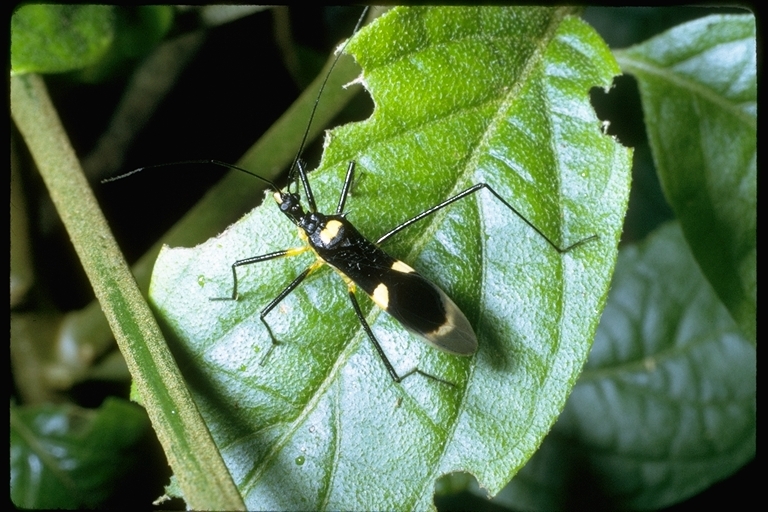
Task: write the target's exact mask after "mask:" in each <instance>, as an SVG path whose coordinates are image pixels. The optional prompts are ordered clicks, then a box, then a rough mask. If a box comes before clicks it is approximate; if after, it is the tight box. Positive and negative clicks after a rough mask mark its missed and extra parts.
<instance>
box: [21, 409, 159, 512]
mask: <svg viewBox="0 0 768 512" xmlns="http://www.w3.org/2000/svg"><path fill="white" fill-rule="evenodd" d="M149 427H150V425H149V420H148V419H147V415H146V413H145V412H144V410H143V409H141V408H139V407H136V406H135V405H133V404H129V403H128V402H125V401H121V400H117V399H109V400H107V401H106V402H104V404H103V405H102V407H101V408H100V409H99V410H98V411H95V410H88V409H81V408H79V407H75V406H72V405H53V404H48V405H42V406H31V407H11V500H13V503H14V505H16V506H17V507H19V508H24V509H47V508H81V507H87V508H93V507H99V506H103V505H104V502H105V500H106V499H107V498H109V497H110V496H111V492H112V491H113V487H114V486H115V485H117V484H118V483H119V482H120V481H121V479H122V478H125V475H126V474H127V473H129V472H130V471H132V470H135V466H136V465H138V464H139V458H140V457H139V456H138V455H139V453H140V452H138V451H136V447H137V445H138V444H139V441H141V440H142V438H144V437H145V436H147V435H148V434H149V432H150V428H149ZM115 459H118V460H120V461H121V463H120V464H114V463H113V461H114V460H115ZM142 459H143V458H142ZM143 460H145V459H143ZM144 471H146V469H145V470H144Z"/></svg>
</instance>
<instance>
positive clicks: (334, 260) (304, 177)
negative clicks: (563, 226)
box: [208, 12, 596, 384]
mask: <svg viewBox="0 0 768 512" xmlns="http://www.w3.org/2000/svg"><path fill="white" fill-rule="evenodd" d="M364 16H365V12H364V13H363V17H364ZM363 17H361V18H360V20H361V21H362V19H363ZM359 25H360V22H358V27H359ZM355 31H357V28H355ZM342 50H343V49H342ZM332 69H333V67H332V68H331V70H332ZM330 72H331V71H329V74H330ZM326 81H327V77H326ZM324 87H325V83H323V85H322V86H321V88H320V93H319V94H318V98H317V100H316V101H315V108H316V107H317V104H318V102H319V99H320V95H321V94H322V90H323V88H324ZM313 117H314V109H313V111H312V114H311V115H310V119H309V124H310V125H311V123H312V119H313ZM308 131H309V126H308V127H307V132H308ZM305 139H306V133H305ZM303 146H304V141H302V143H301V145H300V148H299V151H298V153H297V157H296V159H295V160H294V164H293V165H292V167H291V171H290V173H289V179H288V186H287V187H286V188H285V190H281V189H280V188H278V187H277V186H276V185H275V184H274V183H273V182H271V181H269V180H267V179H265V178H263V177H261V176H258V175H256V174H254V173H251V172H250V171H247V170H245V169H242V168H239V167H237V166H234V165H231V164H226V163H223V162H219V161H208V162H209V163H214V164H217V165H222V166H225V167H229V168H232V169H235V170H238V171H241V172H245V173H247V174H250V175H252V176H254V177H256V178H258V179H260V180H262V181H264V182H265V183H267V184H268V185H269V186H270V187H271V188H272V189H273V191H274V194H273V197H274V199H275V201H276V203H277V205H278V207H279V208H280V211H281V212H282V213H283V214H285V216H286V217H288V219H290V221H291V222H292V223H293V224H294V225H296V226H297V227H298V230H299V237H300V238H301V240H302V241H304V243H305V244H304V245H303V246H301V247H297V248H292V249H285V250H281V251H276V252H271V253H268V254H263V255H260V256H253V257H250V258H245V259H241V260H237V261H235V262H234V263H233V264H232V266H231V268H232V279H233V286H232V293H231V295H230V296H228V297H214V298H211V300H237V299H238V279H237V270H236V269H237V268H238V267H241V266H244V265H250V264H255V263H260V262H264V261H268V260H273V259H277V258H282V257H288V256H295V255H298V254H302V253H304V252H307V251H312V252H314V254H315V255H316V257H317V260H316V261H315V263H313V264H312V265H310V266H309V267H307V268H306V269H305V270H304V271H303V272H301V273H300V274H299V275H298V276H296V277H295V278H294V279H293V281H291V283H290V284H288V285H287V286H286V287H285V288H284V289H283V290H282V291H281V292H280V293H279V294H278V295H277V296H276V297H275V298H274V299H273V300H272V301H270V302H269V303H268V304H267V305H266V306H265V307H264V308H263V309H262V310H261V312H260V314H259V317H260V320H261V322H262V323H263V324H264V326H265V327H266V329H267V331H268V333H269V336H270V339H271V341H272V345H271V347H270V348H269V350H268V351H267V352H266V354H265V355H264V357H263V358H262V359H261V361H262V362H264V361H265V360H266V358H267V357H268V356H269V355H270V354H271V353H272V351H273V349H274V347H275V346H276V345H278V344H279V340H278V339H277V338H276V337H275V335H274V333H273V332H272V329H271V327H270V326H269V323H268V322H267V320H266V317H267V315H268V314H269V313H270V312H271V311H272V310H273V309H274V308H275V307H276V306H277V305H278V304H279V303H280V302H281V301H282V300H283V299H285V298H286V297H287V296H288V295H289V294H290V293H291V292H293V291H294V290H295V289H296V288H297V287H298V286H299V285H300V284H301V283H302V282H303V281H304V280H305V279H306V278H307V277H308V276H309V275H310V274H311V273H312V272H314V271H315V270H317V269H318V268H320V267H322V266H323V265H329V266H331V267H332V268H333V269H334V270H335V271H336V272H337V273H338V274H339V275H340V276H341V278H342V279H343V280H344V281H345V283H346V285H347V290H348V295H349V298H350V301H351V303H352V307H353V309H354V311H355V314H356V316H357V319H358V320H359V322H360V324H361V326H362V327H363V330H364V331H365V333H366V335H367V337H368V338H369V339H370V340H371V342H372V343H373V346H374V347H375V349H376V351H377V352H378V353H379V356H380V357H381V360H382V361H383V363H384V365H385V366H386V368H387V371H388V372H389V374H390V376H391V377H392V379H393V380H394V381H395V382H401V381H402V380H403V379H405V378H406V377H408V376H410V375H412V374H415V373H418V374H421V375H423V376H425V377H428V378H431V379H434V380H437V381H440V382H444V383H447V384H450V383H449V382H447V381H444V380H442V379H440V378H438V377H435V376H433V375H429V374H427V373H425V372H422V371H421V370H419V369H418V368H414V369H412V370H410V371H408V372H406V373H404V374H403V375H399V374H398V373H397V372H396V371H395V369H394V367H393V366H392V364H391V363H390V361H389V359H388V358H387V356H386V354H385V353H384V350H383V349H382V347H381V345H380V343H379V341H378V340H377V339H376V336H375V335H374V334H373V331H372V330H371V328H370V326H369V325H368V322H367V321H366V319H365V317H364V315H363V313H362V310H361V308H360V304H359V303H358V300H357V298H356V290H357V287H360V288H361V289H362V290H363V291H364V292H365V293H366V294H368V296H369V297H370V298H371V299H372V300H373V302H374V303H376V304H377V305H378V306H379V307H380V308H381V309H383V310H384V311H386V312H387V313H388V314H390V315H391V316H392V317H393V318H395V319H396V320H397V321H398V322H399V323H400V324H401V325H402V326H403V327H405V328H406V329H407V330H408V331H410V332H412V333H414V334H416V335H418V336H419V337H421V338H422V339H424V340H425V341H427V342H428V343H429V344H430V345H432V346H433V347H436V348H438V349H440V350H442V351H445V352H448V353H450V354H454V355H458V356H472V355H473V354H474V353H475V352H476V351H477V347H478V343H477V336H476V335H475V332H474V330H473V328H472V325H471V324H470V322H469V321H468V320H467V318H466V316H465V315H464V313H463V312H462V311H461V310H460V309H459V307H458V306H457V305H456V304H455V303H454V302H453V300H451V298H450V297H448V295H447V294H446V293H445V292H443V290H441V289H440V288H439V287H438V286H437V285H435V284H434V283H432V282H431V281H429V280H428V279H426V278H425V277H423V276H422V275H421V274H419V273H418V272H417V271H415V270H414V269H413V268H411V267H410V266H409V265H408V264H406V263H404V262H402V261H400V260H398V259H396V258H393V257H392V256H390V255H389V254H387V253H386V252H385V251H384V250H382V249H381V248H380V247H379V245H380V244H382V243H383V242H385V241H386V240H388V239H389V238H390V237H392V236H394V235H395V234H397V233H399V232H400V231H402V230H404V229H406V228H408V227H409V226H411V225H413V224H415V223H416V222H418V221H420V220H422V219H424V218H426V217H428V216H429V215H432V214H434V213H435V212H437V211H439V210H441V209H443V208H445V207H447V206H449V205H451V204H453V203H455V202H456V201H459V200H461V199H464V198H466V197H468V196H470V195H472V194H474V193H476V192H479V191H480V190H482V189H486V190H487V191H488V192H490V193H491V194H492V195H493V196H494V197H495V198H496V200H498V201H500V202H501V203H503V204H504V205H505V206H506V207H507V208H508V209H509V210H511V211H512V212H513V213H514V214H516V215H517V216H518V217H520V218H521V219H522V220H523V221H525V222H526V223H527V224H528V225H529V226H530V227H531V228H532V229H533V230H534V231H536V233H538V234H539V235H540V236H541V237H542V238H544V239H545V240H546V241H547V242H548V243H549V245H550V246H552V247H553V248H554V249H555V250H556V251H557V252H558V253H564V252H567V251H570V250H571V249H573V248H574V247H576V246H578V245H581V244H583V243H584V242H587V241H589V240H592V239H594V238H596V236H594V235H593V236H590V237H587V238H585V239H583V240H580V241H578V242H576V243H574V244H572V245H570V246H568V247H566V248H560V247H559V246H557V245H556V244H555V243H554V242H552V241H551V240H550V239H549V238H548V237H547V236H546V235H544V233H543V232H542V231H541V230H539V229H538V228H537V227H536V226H535V225H533V224H532V223H531V222H530V221H528V220H527V219H526V218H525V217H524V216H523V215H522V214H521V213H520V212H519V211H518V210H517V209H515V208H514V207H513V206H512V205H511V204H510V203H508V202H507V201H506V200H505V199H504V198H503V197H502V196H501V195H499V194H498V193H497V192H496V191H495V190H494V189H493V188H491V187H490V186H489V185H488V184H486V183H477V184H475V185H473V186H471V187H469V188H467V189H465V190H463V191H462V192H460V193H458V194H456V195H454V196H452V197H450V198H448V199H446V200H444V201H442V202H440V203H439V204H436V205H434V206H432V207H431V208H428V209H426V210H424V211H423V212H421V213H420V214H418V215H416V216H414V217H412V218H410V219H408V220H406V221H404V222H402V223H401V224H399V225H397V226H396V227H394V228H392V229H391V230H390V231H388V232H387V233H385V234H384V235H382V236H381V237H379V238H378V239H377V240H376V242H372V241H370V240H368V239H367V238H366V237H365V236H363V235H362V234H361V233H360V232H359V231H358V230H357V229H356V228H355V227H354V225H353V224H352V223H351V222H350V221H349V220H348V219H347V218H346V216H345V212H344V206H345V204H346V201H347V197H348V195H349V191H350V188H351V186H352V183H353V180H354V173H355V162H350V163H349V167H348V169H347V173H346V177H345V179H344V183H343V186H342V189H341V194H340V196H339V202H338V205H337V207H336V211H335V213H333V214H331V215H327V214H323V213H320V212H318V211H317V205H316V203H315V198H314V195H313V193H312V188H311V186H310V183H309V178H308V173H307V171H306V169H305V167H304V164H303V162H302V160H301V158H300V156H301V153H302V151H303ZM299 181H300V182H301V184H302V188H303V190H304V196H305V200H306V203H307V205H308V208H307V209H306V210H305V208H304V206H302V203H301V195H300V194H299V192H298V190H295V189H293V190H292V187H297V186H298V182H299Z"/></svg>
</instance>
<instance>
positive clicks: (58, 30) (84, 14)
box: [11, 5, 114, 74]
mask: <svg viewBox="0 0 768 512" xmlns="http://www.w3.org/2000/svg"><path fill="white" fill-rule="evenodd" d="M112 9H113V8H112V7H109V6H104V5H83V6H80V5H23V6H21V7H20V8H19V9H17V10H16V12H15V13H14V14H13V16H12V17H11V69H12V71H13V73H15V74H22V73H61V72H63V71H72V70H73V69H80V68H83V67H85V66H88V65H90V64H93V63H94V62H96V61H97V60H98V59H100V58H101V56H102V55H104V53H105V52H106V51H107V50H108V49H109V45H110V44H111V43H112V38H113V36H114V22H113V13H112Z"/></svg>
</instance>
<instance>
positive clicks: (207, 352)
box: [150, 7, 631, 510]
mask: <svg viewBox="0 0 768 512" xmlns="http://www.w3.org/2000/svg"><path fill="white" fill-rule="evenodd" d="M570 12H571V10H570V9H564V8H560V9H541V8H522V9H520V8H488V7H481V8H412V9H394V10H393V11H391V12H389V13H388V14H386V15H385V16H383V17H382V18H380V19H379V20H377V21H376V22H375V23H374V24H373V25H371V26H370V27H368V28H366V29H364V30H363V31H361V32H360V33H359V34H358V35H357V36H356V37H355V38H354V40H353V41H352V42H351V43H350V45H349V47H348V50H349V51H350V52H351V53H353V54H354V55H355V57H356V59H357V60H358V61H359V62H360V63H361V64H362V66H363V76H362V78H361V82H362V83H363V84H365V86H366V88H367V89H368V90H369V91H370V92H371V95H372V96H373V99H374V102H375V104H376V108H375V111H374V113H373V116H372V117H371V118H370V119H369V120H367V121H365V122H362V123H358V124H353V125H347V126H344V127H341V128H338V129H336V130H334V131H333V132H331V133H330V134H329V136H328V139H327V147H326V150H325V154H324V156H323V161H322V163H321V166H320V168H319V169H318V170H317V171H315V172H313V173H311V174H310V180H311V183H312V187H313V190H314V195H315V197H316V199H317V200H318V208H319V210H320V211H325V212H331V211H334V209H335V207H336V202H337V201H338V196H339V191H340V187H341V184H342V181H343V177H344V172H345V170H346V167H347V164H348V162H349V161H350V160H355V161H356V162H357V166H358V167H357V169H358V173H359V174H358V179H357V181H356V182H355V184H354V186H353V187H352V191H351V194H350V197H349V200H348V202H347V212H348V218H349V219H350V220H351V221H352V222H354V223H355V224H356V226H357V227H358V228H359V229H360V231H361V232H362V233H363V234H365V235H366V236H369V237H370V238H371V239H374V240H375V239H376V238H377V237H379V236H381V235H382V234H384V233H385V232H386V231H387V230H388V229H390V228H392V227H394V226H396V225H397V224H398V223H401V222H403V221H404V220H406V219H408V218H410V217H412V216H413V215H415V214H418V213H419V212H421V211H424V210H425V209H427V208H428V207H430V206H433V205H434V204H437V203H438V202H440V201H441V200H444V199H446V198H448V197H450V196H452V195H454V194H456V193H457V192H459V191H461V190H463V189H465V188H467V187H468V186H470V185H472V184H474V183H477V182H487V183H489V184H490V185H491V186H492V187H493V188H494V189H495V190H496V191H497V192H499V193H500V194H501V195H502V196H503V197H505V198H508V200H509V201H510V202H511V203H512V204H513V205H514V206H515V207H516V208H517V209H518V210H519V211H520V212H521V213H522V214H523V215H525V216H526V218H527V219H528V220H529V221H530V222H532V223H533V224H535V225H536V226H537V227H538V228H539V229H540V230H541V231H542V232H543V233H545V234H546V235H547V236H548V237H549V238H550V239H551V240H552V241H553V242H554V243H556V244H558V245H561V246H566V245H569V244H572V243H574V242H577V241H579V240H582V239H585V238H587V237H590V236H592V235H597V236H598V238H597V239H596V240H592V241H590V242H588V243H585V244H583V245H581V246H580V247H578V248H577V249H574V250H573V251H570V252H568V253H566V254H562V255H561V254H559V253H558V252H557V251H555V250H554V249H553V248H552V247H551V246H550V245H549V244H548V243H547V241H546V240H545V239H544V238H543V237H542V236H541V235H540V234H538V233H537V232H536V231H534V230H533V229H532V228H531V227H530V226H529V225H528V224H526V222H524V221H523V220H522V219H521V218H520V217H518V216H516V215H515V214H514V213H513V212H511V211H510V210H508V209H507V208H506V207H504V205H503V204H501V203H500V202H499V201H497V200H496V199H495V198H494V197H493V196H492V195H491V194H489V193H488V192H487V191H481V192H479V193H478V194H475V195H473V196H471V197H470V198H467V199H464V200H462V201H459V202H458V203H456V204H454V205H452V206H451V207H449V208H446V209H444V210H441V211H440V212H438V213H436V214H434V215H431V216H430V217H428V218H427V219H425V220H423V221H421V222H419V223H418V224H416V225H414V226H412V227H410V228H409V229H407V230H405V231H404V232H402V233H400V234H398V235H397V236H396V237H395V238H394V239H393V240H391V241H387V243H386V246H385V248H386V250H387V251H389V252H390V253H391V254H392V255H393V256H395V257H397V258H400V259H402V260H404V261H406V262H408V263H409V264H411V265H412V266H414V267H415V268H416V269H417V270H418V271H419V272H421V273H422V274H423V275H424V276H425V277H427V278H429V279H432V280H433V281H434V282H435V283H436V284H438V285H439V286H440V287H441V288H443V289H444V290H445V291H446V292H447V293H448V294H449V295H450V296H451V297H452V298H453V299H454V301H455V302H456V303H457V304H458V305H459V307H461V309H462V310H463V311H464V313H465V314H466V316H467V318H468V319H469V320H470V322H471V323H472V325H473V326H474V328H475V331H476V333H477V336H478V340H479V345H480V348H479V350H478V352H477V354H475V355H474V357H472V358H462V357H457V356H452V355H449V354H445V353H442V352H439V351H437V350H435V349H433V348H431V347H429V346H427V345H426V344H425V343H423V342H422V341H421V340H420V339H419V338H417V337H414V336H413V335H411V334H409V333H407V332H406V331H405V330H404V329H403V328H402V327H401V326H399V325H398V324H396V323H395V322H394V320H392V319H391V318H390V317H389V316H388V315H386V314H382V313H381V311H380V310H379V309H377V308H375V307H374V306H373V305H372V303H371V302H370V301H369V300H368V299H366V298H365V297H359V300H360V302H361V305H362V307H363V309H364V311H365V314H366V317H367V320H368V321H369V323H370V324H371V327H372V329H373V331H374V333H375V334H376V336H377V338H378V339H379V340H380V342H381V344H382V346H383V349H384V351H385V352H386V354H387V357H388V358H389V360H390V361H391V362H392V364H393V365H394V367H395V368H396V370H397V371H398V372H399V373H400V374H403V373H405V372H407V371H408V370H410V369H412V368H414V367H416V366H418V368H419V369H421V370H423V371H425V372H427V373H429V374H431V375H435V376H438V377H440V378H443V379H445V380H447V381H450V382H452V383H454V384H455V386H451V385H447V384H444V383H440V382H436V381H433V380H430V379H426V378H424V377H422V376H420V375H414V376H411V377H409V378H407V379H405V380H404V381H403V382H402V383H401V384H396V383H394V382H393V381H392V379H391V378H390V377H389V375H388V374H387V371H386V369H385V367H384V365H383V363H382V361H381V360H380V359H379V357H378V355H377V353H376V352H375V351H374V349H373V347H372V346H371V343H370V342H369V340H368V339H367V338H366V336H365V333H364V332H363V330H362V328H361V326H360V324H359V322H358V321H357V319H356V318H355V315H354V312H353V310H352V307H351V305H350V303H349V299H348V297H347V289H346V286H345V285H344V283H343V281H342V280H341V279H339V277H338V276H337V275H335V273H334V272H332V271H328V270H323V271H319V272H317V273H316V274H313V275H312V277H310V278H309V279H308V280H307V281H306V282H304V283H303V284H302V285H301V286H300V287H299V288H298V289H296V290H295V291H294V292H293V293H291V294H290V295H289V296H288V297H286V298H285V300H283V301H282V302H281V303H280V304H279V305H278V307H276V308H275V309H274V310H273V311H272V312H271V313H270V314H269V315H268V317H267V320H268V322H269V325H270V326H271V329H272V330H273V331H274V333H275V336H276V337H277V338H278V339H279V340H280V342H281V343H280V345H279V346H277V347H276V348H275V350H274V351H273V352H272V353H271V355H270V357H269V358H268V359H267V361H266V362H265V364H264V365H260V364H259V362H260V361H261V358H262V357H263V355H264V353H265V351H267V350H268V349H269V347H270V346H271V341H270V338H269V335H268V333H267V331H266V329H265V328H264V325H263V324H262V323H261V322H260V320H259V313H260V311H261V310H262V309H263V308H264V306H265V305H266V304H268V303H269V301H270V300H272V299H273V298H274V297H276V296H277V295H278V293H279V292H280V291H281V290H282V289H283V288H284V287H285V286H286V285H287V284H288V283H289V282H290V281H291V280H292V279H293V278H294V277H295V276H296V275H297V274H298V273H299V272H301V270H303V269H304V268H306V266H308V265H309V264H311V263H312V262H313V261H314V260H313V258H312V257H311V256H310V255H305V256H299V257H295V258H285V259H280V260H275V261H270V262H265V263H262V264H258V265H249V266H246V267H242V268H240V269H238V276H239V281H238V282H239V286H240V291H241V298H240V301H239V302H237V303H234V302H211V301H210V300H209V298H211V297H221V296H226V295H228V294H229V293H230V292H231V286H232V277H231V270H230V265H231V264H232V262H234V261H235V260H237V259H242V258H245V257H249V256H255V255H259V254H265V253H269V252H272V251H277V250H280V249H285V248H289V247H296V246H299V245H300V244H301V242H300V240H299V238H298V236H297V233H296V231H295V227H294V226H293V225H292V224H291V223H290V222H289V221H288V220H287V219H286V218H284V217H283V216H282V215H281V214H280V212H279V211H278V209H277V208H276V207H275V205H273V204H271V199H270V200H268V203H270V204H266V205H264V206H263V207H260V208H257V209H255V210H254V211H253V212H251V213H250V214H248V215H247V216H246V217H244V218H243V219H242V220H241V221H240V222H238V223H237V224H235V225H234V226H232V227H231V228H230V229H228V230H227V231H226V232H225V233H224V234H222V235H221V236H220V237H218V238H216V239H214V240H211V241H209V242H207V243H205V244H203V245H201V246H198V247H196V248H194V249H175V250H165V251H163V253H161V255H160V257H159V258H158V261H157V263H156V266H155V272H154V275H153V280H152V285H151V292H150V294H151V297H152V301H153V303H154V305H155V307H156V309H157V311H158V314H159V316H160V317H161V318H162V320H161V321H162V322H164V323H165V326H166V327H167V328H168V330H169V331H170V333H171V336H172V337H174V338H176V339H177V343H178V345H177V346H176V347H175V354H176V356H177V358H178V360H179V362H180V365H181V366H182V369H183V371H185V372H186V376H187V380H188V382H189V383H190V385H191V387H192V388H193V391H194V392H195V393H196V395H195V396H196V399H197V401H198V405H199V407H200V408H201V410H202V412H203V415H204V416H205V417H206V419H207V421H208V423H209V426H210V429H211V432H212V434H213V436H214V438H215V439H216V440H217V442H218V443H219V445H220V446H221V449H222V452H223V455H224V458H225V460H226V461H227V464H228V467H229V469H230V471H231V472H232V475H233V478H234V479H235V481H236V482H237V484H238V486H239V488H240V489H241V492H242V493H243V497H244V500H245V502H246V505H247V507H248V508H249V509H313V510H325V509H354V510H363V509H369V510H370V509H398V510H400V509H403V510H410V509H427V508H430V507H431V504H432V493H433V487H434V482H435V480H436V478H437V477H439V476H440V475H442V474H445V473H448V472H451V471H456V470H465V471H469V472H471V473H473V474H475V475H476V476H477V478H478V479H479V481H480V482H481V484H482V485H483V486H484V487H485V488H486V489H488V490H489V491H490V492H491V493H495V492H498V490H500V489H501V488H502V487H503V485H504V484H505V483H506V482H507V481H508V480H509V479H510V478H511V477H512V476H513V475H514V473H515V472H516V471H517V470H518V469H519V468H520V467H522V465H523V464H524V463H525V461H526V460H527V459H528V458H529V457H530V456H531V454H532V453H533V452H534V451H535V450H536V448H537V446H538V445H539V443H540V442H541V440H542V439H543V437H544V436H545V434H546V433H547V431H548V430H549V428H550V426H551V425H552V424H553V422H554V420H555V418H556V417H557V415H558V413H559V412H560V410H561V409H562V407H563V405H564V402H565V397H566V396H567V394H568V392H569V390H570V388H571V386H572V385H573V383H574V382H575V380H576V378H577V376H578V373H579V371H580V370H581V367H582V365H583V363H584V361H585V359H586V356H587V353H588V351H589V348H590V345H591V341H592V337H593V335H594V331H595V329H596V327H597V323H598V320H599V317H600V312H601V310H602V307H603V305H604V301H605V297H606V295H607V290H608V284H609V282H610V276H611V273H612V269H613V265H614V262H615V257H616V247H617V243H618V239H619V235H620V230H621V224H622V220H623V217H624V212H625V209H626V204H627V195H628V187H629V167H630V158H631V153H630V151H629V150H627V149H626V148H623V147H621V146H620V145H618V144H617V143H616V142H615V141H613V140H612V139H611V138H610V137H608V136H606V135H604V134H603V133H602V132H601V124H600V121H599V120H598V119H597V118H596V117H595V115H594V112H593V111H592V108H591V105H590V103H589V90H590V88H591V87H593V86H599V87H603V88H605V87H608V86H609V85H610V83H611V80H612V77H613V76H614V75H615V74H616V72H617V67H616V64H615V62H614V61H613V59H612V57H611V55H610V52H609V50H608V48H607V47H606V46H605V44H604V43H603V42H602V40H600V38H599V37H598V36H597V35H596V34H595V33H594V32H593V31H592V29H591V28H589V27H588V26H587V25H585V24H584V23H582V22H581V21H580V20H578V19H577V18H573V17H571V16H570Z"/></svg>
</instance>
